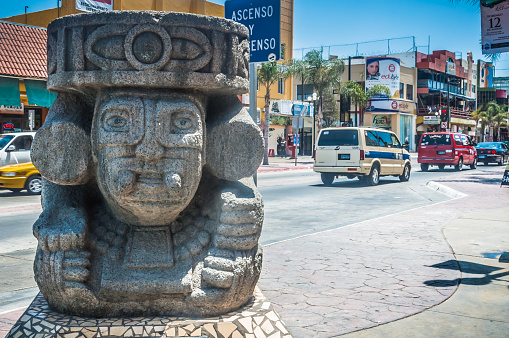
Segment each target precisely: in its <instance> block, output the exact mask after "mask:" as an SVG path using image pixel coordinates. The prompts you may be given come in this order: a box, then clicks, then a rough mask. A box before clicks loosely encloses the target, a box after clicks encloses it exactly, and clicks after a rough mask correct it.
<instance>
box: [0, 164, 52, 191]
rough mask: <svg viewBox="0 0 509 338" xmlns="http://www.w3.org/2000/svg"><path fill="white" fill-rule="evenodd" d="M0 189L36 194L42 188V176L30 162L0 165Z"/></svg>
mask: <svg viewBox="0 0 509 338" xmlns="http://www.w3.org/2000/svg"><path fill="white" fill-rule="evenodd" d="M0 189H7V190H11V191H12V192H20V191H21V190H24V189H25V190H27V191H28V193H29V194H32V195H38V194H40V193H41V190H42V178H41V174H40V173H39V171H38V170H37V169H36V168H35V166H34V165H33V164H32V162H28V163H19V164H11V165H7V166H4V167H0Z"/></svg>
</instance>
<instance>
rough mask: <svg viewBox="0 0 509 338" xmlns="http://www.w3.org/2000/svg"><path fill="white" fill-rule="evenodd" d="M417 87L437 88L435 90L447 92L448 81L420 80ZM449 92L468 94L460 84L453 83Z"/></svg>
mask: <svg viewBox="0 0 509 338" xmlns="http://www.w3.org/2000/svg"><path fill="white" fill-rule="evenodd" d="M417 88H429V89H435V90H441V91H444V92H447V83H444V82H439V81H433V80H418V81H417ZM449 92H450V93H451V94H458V95H466V94H465V89H464V88H461V87H460V86H456V85H452V84H451V85H449Z"/></svg>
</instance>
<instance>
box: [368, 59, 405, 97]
mask: <svg viewBox="0 0 509 338" xmlns="http://www.w3.org/2000/svg"><path fill="white" fill-rule="evenodd" d="M399 80H400V60H399V59H397V58H386V57H372V58H366V91H368V90H369V89H370V88H371V87H373V86H374V85H377V84H379V85H383V86H387V87H388V88H389V89H390V91H391V98H398V97H399Z"/></svg>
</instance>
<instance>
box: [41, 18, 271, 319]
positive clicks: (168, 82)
mask: <svg viewBox="0 0 509 338" xmlns="http://www.w3.org/2000/svg"><path fill="white" fill-rule="evenodd" d="M248 62H249V48H248V31H247V29H246V28H245V27H244V26H242V25H239V24H237V23H235V22H233V21H230V20H226V19H222V18H214V17H207V16H200V15H192V14H184V13H171V12H128V11H122V12H108V13H99V14H80V15H73V16H67V17H63V18H60V19H57V20H55V21H53V22H52V23H51V24H50V25H49V27H48V89H50V90H52V91H55V92H57V93H58V98H57V100H56V101H55V103H54V104H53V106H52V107H51V109H50V112H49V115H48V118H47V120H46V122H45V124H44V126H43V127H42V128H41V129H40V130H39V131H38V134H37V136H36V138H35V142H34V146H33V150H32V158H33V162H34V164H35V165H36V167H37V168H38V169H39V171H40V172H41V174H42V176H43V177H44V179H45V180H44V188H43V195H42V204H43V212H42V214H41V216H40V217H39V219H38V220H37V222H36V223H35V224H34V234H35V236H36V237H37V239H38V243H39V245H38V248H37V254H36V260H35V264H34V271H35V278H36V281H37V283H38V285H39V288H40V290H41V292H42V294H43V295H44V297H45V298H46V300H47V301H48V303H49V304H50V306H51V307H52V308H53V309H54V310H57V311H59V312H63V313H67V314H74V315H80V316H92V317H103V316H137V315H142V314H143V315H145V316H146V315H187V316H211V315H218V314H223V313H226V312H228V311H231V310H233V309H236V308H238V307H239V306H241V305H243V304H245V303H246V302H247V301H248V300H249V299H250V297H251V296H252V294H253V290H254V287H255V285H256V282H257V280H258V276H259V274H260V270H261V248H260V246H259V245H258V238H259V236H260V232H261V226H262V222H263V202H262V198H261V196H260V194H259V193H258V191H257V189H256V187H255V185H254V183H253V177H252V176H253V174H254V173H255V171H256V169H257V167H258V165H259V164H260V162H261V158H262V152H263V140H262V136H261V132H260V130H259V128H258V127H257V126H256V125H255V124H254V123H253V121H252V119H251V118H250V117H249V115H248V113H247V111H246V110H245V109H244V108H243V107H242V104H241V103H240V102H239V100H238V98H237V95H238V94H241V93H244V92H247V90H248Z"/></svg>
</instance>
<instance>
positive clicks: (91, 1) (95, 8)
mask: <svg viewBox="0 0 509 338" xmlns="http://www.w3.org/2000/svg"><path fill="white" fill-rule="evenodd" d="M76 10H78V11H82V12H106V11H112V10H113V0H76Z"/></svg>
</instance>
